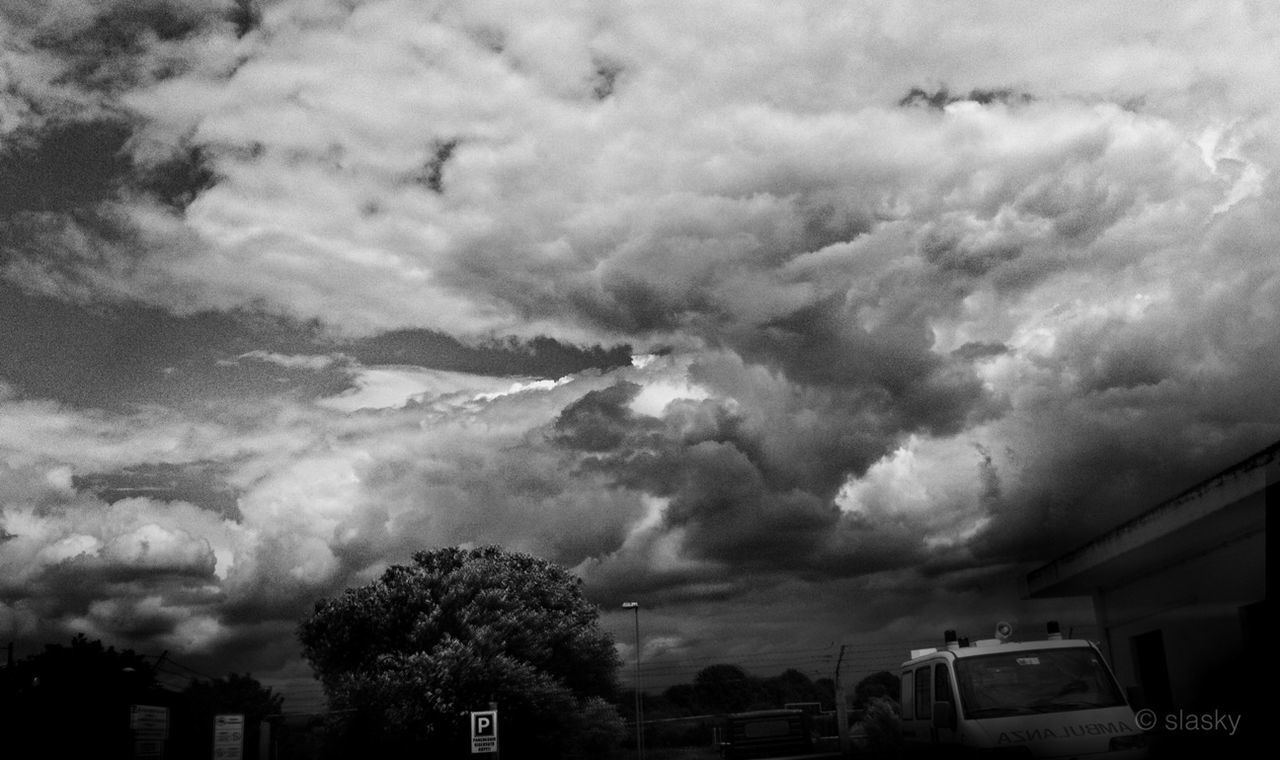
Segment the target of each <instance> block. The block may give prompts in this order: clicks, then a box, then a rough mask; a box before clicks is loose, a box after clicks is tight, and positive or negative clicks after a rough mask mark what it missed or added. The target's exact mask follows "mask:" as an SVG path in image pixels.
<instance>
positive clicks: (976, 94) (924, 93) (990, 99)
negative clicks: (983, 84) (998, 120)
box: [898, 87, 1035, 110]
mask: <svg viewBox="0 0 1280 760" xmlns="http://www.w3.org/2000/svg"><path fill="white" fill-rule="evenodd" d="M1034 100H1035V98H1034V97H1032V96H1031V95H1029V94H1027V93H1025V92H1018V91H1017V90H1013V89H1010V88H1007V87H1002V88H996V89H981V88H975V89H972V90H970V91H969V92H968V94H958V95H953V94H952V93H951V91H950V90H949V89H948V88H946V87H940V88H938V89H936V90H934V91H933V92H930V91H928V90H926V89H924V88H922V87H912V88H911V91H910V92H908V93H907V94H906V95H904V96H903V97H902V99H901V100H899V101H898V105H899V106H901V107H923V108H932V109H935V110H941V109H943V108H945V107H947V106H949V105H951V104H952V103H961V102H966V101H967V102H972V103H978V104H979V105H984V106H986V105H991V104H992V103H1003V104H1005V105H1012V104H1026V103H1031V102H1033V101H1034Z"/></svg>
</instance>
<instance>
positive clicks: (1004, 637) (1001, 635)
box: [996, 620, 1013, 641]
mask: <svg viewBox="0 0 1280 760" xmlns="http://www.w3.org/2000/svg"><path fill="white" fill-rule="evenodd" d="M1011 636H1013V626H1012V625H1010V624H1009V623H1006V622H1005V621H1003V620H1001V621H1000V622H999V623H996V638H997V639H1000V641H1008V640H1009V638H1010V637H1011Z"/></svg>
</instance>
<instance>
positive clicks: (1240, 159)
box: [0, 0, 1280, 664]
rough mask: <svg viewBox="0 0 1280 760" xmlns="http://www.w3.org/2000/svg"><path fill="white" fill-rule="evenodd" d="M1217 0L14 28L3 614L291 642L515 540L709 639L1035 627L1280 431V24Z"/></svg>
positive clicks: (5, 161) (602, 590)
mask: <svg viewBox="0 0 1280 760" xmlns="http://www.w3.org/2000/svg"><path fill="white" fill-rule="evenodd" d="M1166 5H1167V4H1163V3H1153V4H1149V5H1142V4H1139V5H1137V6H1134V5H1132V4H1127V5H1124V6H1119V5H1116V4H1114V3H1086V4H1084V5H1080V4H1073V5H1070V6H1063V7H1060V8H1057V7H1055V8H1047V7H1041V6H1031V5H1028V4H1025V3H1017V2H998V3H980V4H975V5H973V7H966V8H963V9H957V8H956V7H954V6H953V4H950V3H937V2H925V1H923V0H922V1H921V2H909V3H901V2H893V3H869V4H860V5H858V6H857V7H849V6H848V5H840V4H829V3H797V4H788V5H786V6H785V7H779V6H778V5H777V4H776V3H765V2H747V3H743V2H734V3H732V4H731V6H732V7H731V8H730V7H728V6H725V7H719V6H717V5H714V4H712V5H707V4H689V3H675V2H671V3H661V4H658V5H652V4H649V5H646V6H644V7H643V8H641V7H639V6H635V7H633V6H610V7H600V6H599V4H593V3H587V2H573V3H524V2H519V3H512V2H503V1H500V0H486V1H483V2H465V3H462V2H440V3H422V2H411V1H410V0H368V1H367V2H357V3H346V2H342V3H339V2H313V1H311V0H306V1H303V0H277V1H276V2H269V3H247V2H229V1H228V2H221V1H219V0H185V1H179V0H155V1H154V2H147V3H143V4H138V3H133V2H113V3H95V4H93V5H92V6H88V5H85V4H83V3H74V2H60V3H53V4H48V5H47V7H43V8H40V9H37V8H34V7H33V8H26V7H24V8H16V7H15V8H6V9H5V10H4V11H3V13H4V15H3V20H4V23H5V24H6V36H7V38H6V43H5V46H4V48H3V56H4V61H3V63H4V66H3V68H2V69H0V70H2V71H3V76H4V77H5V78H6V81H5V84H6V86H5V87H4V88H0V89H3V94H2V95H0V172H2V173H4V174H5V175H6V176H10V177H12V178H16V179H17V180H18V181H17V182H12V183H9V184H7V185H5V186H4V187H3V188H0V211H2V212H3V214H2V215H0V216H3V219H0V279H2V280H3V285H0V288H3V290H2V291H0V294H2V295H4V296H5V297H4V298H0V316H4V317H5V321H6V324H7V325H9V326H10V327H9V328H8V329H9V332H10V334H7V335H3V336H0V339H2V340H3V343H0V348H2V349H4V350H3V351H0V353H2V354H3V355H5V356H10V357H14V360H13V361H11V365H12V366H8V365H0V383H3V385H0V389H4V390H3V394H2V395H0V472H2V473H3V477H0V508H3V510H4V512H3V515H4V522H3V523H0V529H2V530H3V533H0V563H3V565H4V567H5V568H6V571H7V572H8V571H11V574H7V575H6V576H5V577H6V581H5V585H4V586H3V597H0V631H3V630H10V631H16V632H24V633H22V635H24V636H25V635H34V634H33V633H32V632H33V631H37V630H38V631H41V632H44V631H50V630H54V629H56V628H58V626H61V628H60V629H59V630H78V631H87V632H94V633H99V632H100V633H101V634H102V635H108V634H109V633H111V632H113V631H114V632H118V633H120V634H121V635H126V634H127V635H129V636H133V637H135V638H137V639H146V638H148V637H152V638H156V637H158V638H159V639H160V640H164V641H166V642H185V643H184V644H182V646H186V647H189V648H191V649H192V651H196V650H202V649H203V650H207V651H215V650H217V649H218V648H219V647H228V646H231V644H232V643H237V644H239V645H242V646H241V648H242V649H243V648H246V647H247V648H258V649H261V650H262V651H270V652H271V654H270V657H271V658H275V659H273V660H272V661H273V662H276V663H277V664H279V663H282V662H283V660H284V659H287V658H288V657H290V656H292V655H289V654H287V652H285V649H283V648H282V647H281V645H279V644H278V642H276V643H274V644H273V643H272V642H273V641H275V640H276V639H278V638H280V637H281V636H283V637H285V638H287V637H288V635H289V633H288V630H289V628H290V626H291V623H290V622H289V621H290V620H291V619H292V617H293V616H296V615H297V614H300V613H301V611H303V610H305V608H306V607H307V606H308V604H309V603H310V601H311V600H313V599H314V598H315V597H316V596H318V595H323V594H325V593H331V592H333V591H335V590H336V589H339V588H341V587H342V586H343V585H345V584H349V583H353V582H361V581H362V580H367V579H369V578H371V577H373V576H374V575H376V573H377V572H378V571H379V570H380V569H381V568H383V567H385V566H386V565H387V564H389V563H392V562H395V561H399V560H403V559H404V558H406V557H407V556H408V555H409V553H410V552H411V551H412V550H414V549H418V548H422V547H423V546H435V545H445V544H478V543H489V542H497V543H502V544H504V545H507V546H510V547H512V548H517V549H523V550H528V551H533V552H536V553H539V554H541V555H543V556H547V557H549V558H552V559H554V560H556V561H559V562H563V563H565V564H567V565H569V566H572V567H575V568H576V569H577V572H578V573H579V574H580V575H581V576H582V577H583V578H584V579H586V581H587V583H588V587H589V588H590V589H592V593H595V594H597V595H598V596H599V598H600V599H602V600H605V601H607V602H609V603H612V602H613V601H615V600H620V599H622V598H625V597H626V596H632V595H634V594H637V593H643V594H645V595H646V598H647V599H654V600H658V603H659V604H669V605H670V610H671V611H670V612H669V613H668V614H667V616H666V617H665V618H663V617H659V619H657V620H655V625H658V624H661V625H664V626H665V630H661V631H657V632H655V635H657V636H661V637H665V638H664V639H663V640H665V641H668V642H669V643H670V647H669V648H670V649H672V650H673V651H684V652H689V651H693V650H692V649H689V647H694V646H696V645H704V644H705V642H707V641H711V640H714V639H715V636H716V635H717V631H714V630H712V628H714V627H715V626H714V625H713V623H711V622H706V621H703V622H700V623H693V622H689V623H683V624H682V623H680V622H679V620H680V615H679V614H677V613H678V611H679V610H681V609H688V606H687V605H691V604H698V605H704V606H706V607H707V608H713V609H715V610H716V611H717V613H716V614H717V615H720V616H721V619H722V620H723V621H730V622H726V623H725V625H730V624H731V623H732V624H734V625H738V626H739V627H741V625H742V624H743V623H744V621H746V620H748V619H749V618H750V615H751V612H750V611H747V608H748V607H750V606H751V603H752V602H751V600H753V599H756V600H766V601H767V602H768V603H773V604H779V605H781V604H783V601H782V600H791V602H790V603H791V604H795V602H794V599H795V598H798V597H802V596H804V594H811V595H816V596H817V597H820V598H835V597H836V596H838V595H841V594H857V595H860V596H861V597H863V598H866V599H868V601H867V602H866V605H865V606H866V609H865V610H863V611H861V612H858V613H857V615H856V617H858V621H856V622H851V621H847V620H846V621H844V622H843V623H841V622H840V621H836V620H831V621H829V623H828V624H829V626H831V628H830V629H829V630H835V628H836V627H838V626H840V625H847V626H849V627H851V628H856V629H858V630H863V631H865V630H869V629H871V628H874V627H876V626H877V625H879V627H880V628H881V630H883V631H888V632H893V633H894V634H895V635H901V634H903V633H904V632H905V631H907V630H909V629H910V628H911V627H912V626H915V625H917V624H919V623H921V621H923V620H924V618H925V617H928V616H929V615H934V616H935V617H936V616H938V615H942V614H943V613H944V612H945V606H944V603H943V597H944V594H947V593H949V594H952V596H953V599H962V600H963V601H964V603H965V604H967V605H969V606H970V607H971V608H972V609H975V610H978V609H980V610H981V611H982V613H983V614H986V613H987V612H991V613H993V614H994V613H995V612H996V611H998V609H999V605H1000V604H1002V603H1001V602H997V601H991V602H989V603H980V600H981V599H983V594H984V591H983V589H987V590H990V589H995V588H999V589H1006V587H1005V586H1004V585H1001V583H999V582H997V581H996V580H995V579H996V578H998V577H1004V576H1009V575H1016V574H1017V573H1018V572H1019V568H1021V567H1022V566H1023V565H1024V564H1025V563H1027V562H1033V561H1037V560H1042V559H1044V558H1046V557H1048V556H1051V555H1052V554H1053V553H1054V552H1055V551H1060V550H1062V549H1063V548H1064V547H1066V546H1069V545H1071V544H1073V543H1074V542H1077V541H1079V540H1083V539H1084V538H1087V537H1088V536H1090V535H1093V534H1094V533H1096V532H1097V531H1099V530H1103V529H1105V528H1106V527H1108V526H1109V525H1111V524H1114V523H1115V522H1117V521H1119V520H1120V519H1122V518H1123V517H1125V516H1128V515H1131V514H1133V513H1134V512H1135V511H1136V510H1138V509H1140V508H1142V507H1144V506H1147V505H1149V504H1151V503H1153V502H1154V501H1156V500H1158V499H1159V498H1160V497H1162V496H1165V495H1167V493H1166V489H1167V488H1171V487H1175V485H1171V484H1177V483H1182V482H1183V480H1187V481H1194V480H1196V479H1198V477H1200V476H1201V475H1204V474H1208V473H1209V472H1212V471H1213V470H1214V469H1216V468H1217V467H1219V466H1225V465H1227V464H1230V463H1231V462H1232V461H1234V460H1235V459H1236V458H1239V457H1241V456H1243V455H1245V454H1248V453H1249V452H1250V451H1251V450H1253V449H1256V448H1260V447H1261V446H1262V445H1265V444H1266V443H1269V442H1270V441H1272V440H1274V439H1275V438H1276V437H1277V432H1278V431H1280V420H1278V419H1277V418H1276V413H1275V410H1274V408H1273V407H1274V405H1273V404H1271V403H1270V400H1271V398H1273V396H1274V393H1273V392H1272V389H1273V388H1274V386H1275V383H1276V382H1277V381H1278V380H1280V363H1278V362H1280V360H1278V359H1277V358H1276V357H1278V356H1280V351H1278V350H1277V348H1280V346H1277V337H1276V336H1277V335H1280V331H1278V330H1277V329H1276V327H1277V323H1278V322H1280V319H1278V317H1280V314H1277V311H1276V310H1277V306H1276V304H1277V303H1280V293H1278V292H1277V290H1278V289H1280V276H1278V268H1277V265H1276V257H1275V256H1274V251H1275V250H1276V248H1277V244H1280V227H1278V226H1277V221H1276V220H1277V218H1280V217H1278V216H1277V214H1276V213H1275V211H1276V207H1277V201H1278V200H1280V186H1278V185H1277V181H1276V175H1275V169H1276V166H1277V164H1278V163H1280V162H1278V159H1280V150H1278V146H1280V143H1277V140H1276V137H1275V135H1276V134H1277V131H1276V126H1277V121H1276V112H1275V105H1274V104H1275V103H1276V102H1277V100H1276V98H1275V95H1276V93H1275V82H1277V81H1280V70H1278V69H1280V62H1277V59H1276V57H1275V56H1274V54H1273V51H1274V48H1275V42H1276V40H1277V39H1280V28H1277V26H1276V22H1275V21H1274V20H1273V19H1272V16H1273V15H1274V14H1270V13H1268V12H1267V9H1266V8H1265V7H1264V5H1263V4H1261V3H1250V2H1243V3H1235V4H1232V5H1230V6H1227V7H1220V6H1219V5H1216V4H1189V5H1186V6H1182V7H1179V8H1178V9H1176V10H1170V9H1168V8H1167V7H1166ZM37 313H42V314H45V315H46V316H48V317H50V319H49V320H41V319H36V318H34V317H33V315H34V314H37ZM46 321H52V322H56V323H57V324H58V325H60V326H61V327H59V328H56V329H55V328H51V327H42V326H40V324H41V323H42V322H46ZM104 325H106V326H107V327H104ZM108 327H109V329H108ZM45 346H48V347H47V348H45ZM178 346H181V347H182V348H181V349H179V348H177V347H178ZM592 346H594V347H592ZM601 346H613V348H602V347H601ZM633 351H634V352H636V353H637V356H638V358H636V359H635V360H632V358H631V353H632V352H633ZM49 357H54V358H49ZM122 367H127V368H128V369H127V370H126V369H121V368H122ZM92 368H97V369H96V370H92V371H90V370H91V369H92ZM94 389H96V391H95V390H94ZM824 589H825V590H824ZM886 589H896V590H897V591H896V592H895V593H897V594H898V597H897V598H895V599H888V598H886V596H885V590H886ZM938 589H943V591H939V590H938ZM1006 590H1007V589H1006ZM800 591H803V593H800ZM1001 593H1004V592H1003V591H1002V592H1001ZM823 594H830V595H832V596H831V597H823ZM907 596H911V597H912V598H913V599H914V600H915V602H914V603H915V604H916V607H915V608H914V611H912V610H911V609H910V608H909V606H908V605H909V602H908V601H906V600H905V598H906V597H907ZM766 601H760V602H759V603H762V604H763V603H766ZM786 608H787V609H794V607H792V606H787V607H786ZM756 609H757V610H758V608H756ZM655 614H658V613H655ZM975 614H976V613H975ZM872 619H877V620H879V621H881V622H880V623H872V622H869V621H871V620H872ZM42 621H43V622H42ZM660 621H665V622H660ZM14 635H17V634H16V633H15V634H14ZM656 640H657V639H655V641H656ZM697 642H703V644H698V643H697ZM249 645H251V646H249ZM175 646H177V644H175ZM682 647H683V649H682Z"/></svg>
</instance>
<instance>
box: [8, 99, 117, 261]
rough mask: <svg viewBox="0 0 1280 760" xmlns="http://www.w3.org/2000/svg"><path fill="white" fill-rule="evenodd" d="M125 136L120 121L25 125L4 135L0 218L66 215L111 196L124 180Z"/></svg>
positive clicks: (106, 120)
mask: <svg viewBox="0 0 1280 760" xmlns="http://www.w3.org/2000/svg"><path fill="white" fill-rule="evenodd" d="M131 134H132V129H131V127H130V125H129V124H128V123H127V122H126V121H124V120H121V119H99V120H92V121H71V122H55V123H53V124H50V125H47V126H41V127H32V126H28V127H25V128H22V129H19V130H16V131H15V132H14V133H11V134H10V135H7V136H6V138H5V141H4V143H3V148H2V149H0V176H3V177H4V178H5V181H4V182H3V183H0V219H9V218H11V217H12V216H13V215H15V214H20V213H23V212H36V213H39V212H66V211H71V210H73V209H77V208H81V207H85V206H93V205H96V204H98V203H100V202H102V201H104V200H107V199H109V198H111V197H112V196H113V195H114V194H115V192H116V191H117V190H118V189H119V188H120V187H121V185H122V184H124V182H125V181H126V179H127V178H128V176H129V171H130V168H131V164H130V160H129V157H128V155H127V154H126V153H125V151H124V147H125V143H126V142H127V141H128V139H129V137H130V135H131ZM6 226H8V225H7V224H6ZM0 234H2V233H0ZM5 237H7V235H6V236H5ZM2 242H6V241H5V240H4V238H0V243H2ZM6 247H7V246H6Z"/></svg>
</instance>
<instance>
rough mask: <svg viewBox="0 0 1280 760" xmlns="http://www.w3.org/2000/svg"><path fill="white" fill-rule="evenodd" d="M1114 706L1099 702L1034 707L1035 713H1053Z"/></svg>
mask: <svg viewBox="0 0 1280 760" xmlns="http://www.w3.org/2000/svg"><path fill="white" fill-rule="evenodd" d="M1114 706H1115V705H1106V704H1102V703H1100V702H1054V701H1052V700H1050V701H1048V702H1038V703H1036V705H1035V708H1034V709H1035V711H1036V712H1054V711H1056V710H1095V709H1097V708H1099V707H1114Z"/></svg>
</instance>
